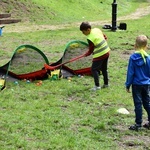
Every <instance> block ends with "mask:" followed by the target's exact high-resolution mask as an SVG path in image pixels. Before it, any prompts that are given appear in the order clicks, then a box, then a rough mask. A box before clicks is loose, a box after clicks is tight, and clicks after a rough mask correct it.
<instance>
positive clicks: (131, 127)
mask: <svg viewBox="0 0 150 150" xmlns="http://www.w3.org/2000/svg"><path fill="white" fill-rule="evenodd" d="M140 129H141V125H138V124H135V125H132V126H130V127H129V130H134V131H139V130H140Z"/></svg>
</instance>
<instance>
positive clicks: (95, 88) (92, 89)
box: [91, 86, 101, 91]
mask: <svg viewBox="0 0 150 150" xmlns="http://www.w3.org/2000/svg"><path fill="white" fill-rule="evenodd" d="M100 89H101V87H100V86H95V87H93V88H91V91H96V90H100Z"/></svg>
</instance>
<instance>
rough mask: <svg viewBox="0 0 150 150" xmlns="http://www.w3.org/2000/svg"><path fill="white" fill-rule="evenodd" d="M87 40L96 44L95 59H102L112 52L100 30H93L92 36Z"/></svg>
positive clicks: (88, 36)
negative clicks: (101, 57)
mask: <svg viewBox="0 0 150 150" xmlns="http://www.w3.org/2000/svg"><path fill="white" fill-rule="evenodd" d="M87 39H88V40H90V41H91V42H92V43H94V46H95V48H94V51H93V58H97V57H100V56H102V55H104V54H106V53H107V52H109V51H110V48H109V46H108V44H107V41H106V40H105V39H104V36H103V33H102V31H101V30H100V29H98V28H94V29H91V32H90V34H89V35H87Z"/></svg>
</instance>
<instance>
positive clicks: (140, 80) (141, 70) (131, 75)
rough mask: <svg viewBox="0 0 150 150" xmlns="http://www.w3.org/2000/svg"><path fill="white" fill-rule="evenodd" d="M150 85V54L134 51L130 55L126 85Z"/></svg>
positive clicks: (128, 86)
mask: <svg viewBox="0 0 150 150" xmlns="http://www.w3.org/2000/svg"><path fill="white" fill-rule="evenodd" d="M132 84H133V85H150V56H149V55H148V56H144V58H143V57H142V55H141V54H140V53H134V54H132V55H131V56H130V59H129V64H128V70H127V78H126V83H125V86H126V88H127V89H129V88H130V86H131V85H132Z"/></svg>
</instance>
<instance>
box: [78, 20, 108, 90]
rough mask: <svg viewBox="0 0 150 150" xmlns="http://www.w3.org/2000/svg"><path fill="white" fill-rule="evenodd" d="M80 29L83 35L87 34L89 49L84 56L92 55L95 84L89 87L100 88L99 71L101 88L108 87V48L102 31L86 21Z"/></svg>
mask: <svg viewBox="0 0 150 150" xmlns="http://www.w3.org/2000/svg"><path fill="white" fill-rule="evenodd" d="M80 30H81V31H82V33H83V34H84V35H86V36H87V41H88V43H89V49H88V51H87V52H86V53H85V56H89V55H91V54H92V55H93V60H92V66H91V72H92V75H93V77H94V83H95V86H94V87H93V88H92V89H91V90H93V91H96V90H100V89H101V86H100V82H99V72H100V71H101V72H102V75H103V80H104V85H103V86H102V88H106V87H108V86H109V85H108V72H107V66H108V58H109V51H110V48H109V46H108V44H107V41H106V36H105V35H104V34H103V33H102V31H101V30H100V29H99V28H93V29H92V28H91V25H90V24H89V23H88V22H82V23H81V25H80Z"/></svg>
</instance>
